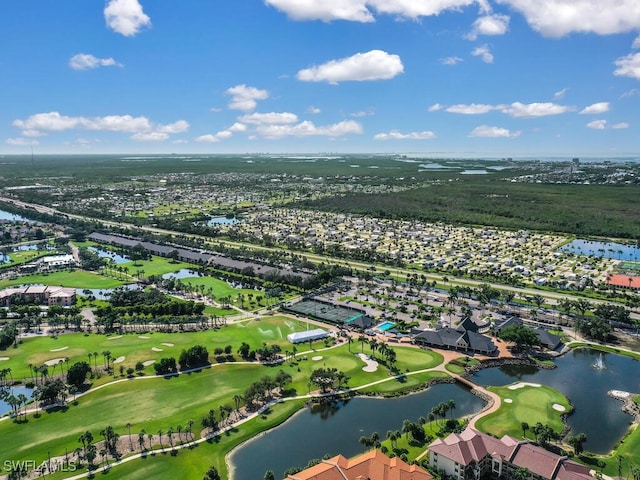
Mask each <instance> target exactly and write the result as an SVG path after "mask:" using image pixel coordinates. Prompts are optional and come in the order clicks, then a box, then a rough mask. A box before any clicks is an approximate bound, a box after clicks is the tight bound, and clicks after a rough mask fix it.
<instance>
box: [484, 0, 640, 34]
mask: <svg viewBox="0 0 640 480" xmlns="http://www.w3.org/2000/svg"><path fill="white" fill-rule="evenodd" d="M496 1H497V2H498V3H501V4H506V5H509V6H511V7H512V8H514V9H515V10H517V11H519V12H520V13H522V14H523V15H524V16H525V18H526V19H527V22H528V23H529V25H531V27H532V28H533V29H534V30H536V31H538V32H540V33H542V34H543V35H545V36H547V37H562V36H564V35H568V34H569V33H572V32H585V33H597V34H599V35H609V34H614V33H622V32H628V31H631V30H635V29H638V28H640V2H638V1H637V0H615V1H611V0H496Z"/></svg>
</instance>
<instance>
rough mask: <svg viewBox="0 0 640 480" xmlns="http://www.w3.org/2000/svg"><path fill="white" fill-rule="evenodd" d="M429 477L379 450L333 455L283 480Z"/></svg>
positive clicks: (425, 479) (423, 479)
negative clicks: (354, 454)
mask: <svg viewBox="0 0 640 480" xmlns="http://www.w3.org/2000/svg"><path fill="white" fill-rule="evenodd" d="M432 478H433V477H432V476H431V474H429V473H428V472H426V471H425V470H424V469H422V468H421V467H419V466H417V465H409V464H408V463H406V462H404V461H402V460H401V459H400V458H398V457H394V458H389V457H387V456H386V455H385V454H384V453H382V452H381V451H380V450H371V451H370V452H367V453H364V454H362V455H360V456H358V457H354V458H352V459H347V458H345V457H343V456H342V455H336V456H335V457H333V458H330V459H328V460H322V461H321V462H320V463H319V464H317V465H314V466H313V467H309V468H307V469H306V470H303V471H301V472H298V473H294V474H292V475H289V476H287V477H286V479H285V480H367V479H370V480H432Z"/></svg>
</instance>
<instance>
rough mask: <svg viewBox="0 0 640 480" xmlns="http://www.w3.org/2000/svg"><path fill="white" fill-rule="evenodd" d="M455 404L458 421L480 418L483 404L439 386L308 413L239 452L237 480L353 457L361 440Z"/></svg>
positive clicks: (233, 472) (234, 476) (235, 454)
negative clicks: (440, 405)
mask: <svg viewBox="0 0 640 480" xmlns="http://www.w3.org/2000/svg"><path fill="white" fill-rule="evenodd" d="M449 400H453V401H454V402H455V405H456V408H455V412H454V416H458V417H460V416H463V415H468V414H470V413H473V412H477V411H479V410H480V409H482V407H483V406H484V402H483V401H482V400H481V399H480V398H478V397H476V396H474V395H472V394H471V393H470V392H469V390H468V389H466V388H464V387H462V386H459V385H456V384H441V385H434V386H432V387H431V388H429V389H427V390H425V391H423V392H420V393H416V394H413V395H407V396H404V397H396V398H390V399H379V398H354V399H351V400H349V401H347V402H339V403H334V404H331V405H324V406H316V407H313V408H305V409H303V410H302V411H301V412H299V413H297V414H296V415H294V416H293V417H292V418H291V419H289V420H288V421H287V422H285V423H284V424H283V425H281V426H279V427H277V428H275V429H273V430H270V431H268V432H266V433H265V434H264V435H260V436H258V437H257V438H255V439H253V440H251V441H249V442H247V443H245V444H244V445H242V446H241V447H239V448H238V449H236V450H235V451H234V452H233V453H232V454H231V456H230V457H229V461H230V464H231V465H232V468H231V478H232V479H233V480H256V479H259V478H263V476H264V473H265V472H266V471H267V470H272V471H273V472H274V473H275V476H276V478H283V477H284V472H285V470H287V469H289V468H291V467H304V466H306V465H307V463H308V462H309V460H312V459H314V458H322V457H323V456H324V455H325V454H329V455H331V456H334V455H337V454H341V455H344V456H345V457H352V456H354V455H357V454H359V453H362V452H364V448H365V447H363V446H362V445H361V444H360V443H359V439H360V437H361V436H371V434H372V433H373V432H378V434H379V435H380V437H381V438H382V439H384V437H385V435H386V433H387V431H388V430H401V429H402V422H403V421H404V420H405V419H409V420H411V421H417V420H418V418H419V417H420V416H424V417H426V416H427V415H428V414H429V412H430V411H431V409H432V408H433V407H435V406H436V405H437V404H438V403H440V402H447V401H449Z"/></svg>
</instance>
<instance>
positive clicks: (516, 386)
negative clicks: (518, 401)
mask: <svg viewBox="0 0 640 480" xmlns="http://www.w3.org/2000/svg"><path fill="white" fill-rule="evenodd" d="M540 386H541V385H540V384H539V383H529V382H519V383H514V384H513V385H509V386H508V387H507V388H508V389H509V390H517V389H519V388H524V387H540Z"/></svg>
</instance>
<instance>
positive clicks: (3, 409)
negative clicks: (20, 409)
mask: <svg viewBox="0 0 640 480" xmlns="http://www.w3.org/2000/svg"><path fill="white" fill-rule="evenodd" d="M7 391H8V392H9V395H14V396H16V397H17V396H18V395H19V394H21V393H22V394H23V395H26V396H27V397H28V398H29V399H30V398H31V394H32V393H33V389H32V388H27V387H22V386H17V387H13V388H12V389H7ZM10 411H11V406H10V405H9V404H8V403H7V402H5V401H4V400H2V398H1V397H0V416H2V415H4V414H5V413H7V412H10Z"/></svg>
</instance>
